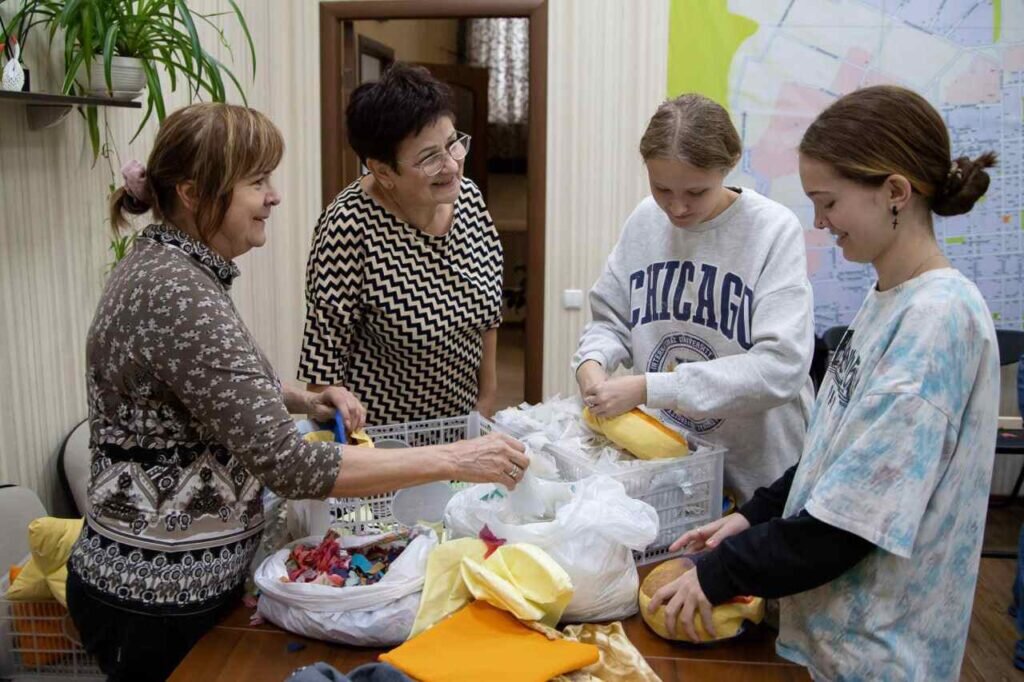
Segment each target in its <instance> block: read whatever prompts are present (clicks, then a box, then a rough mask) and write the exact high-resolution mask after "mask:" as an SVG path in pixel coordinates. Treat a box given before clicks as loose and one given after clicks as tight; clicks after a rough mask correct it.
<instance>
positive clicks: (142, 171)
mask: <svg viewBox="0 0 1024 682" xmlns="http://www.w3.org/2000/svg"><path fill="white" fill-rule="evenodd" d="M121 175H122V177H124V189H125V191H126V192H128V195H129V196H131V198H132V199H135V200H136V201H142V202H145V201H146V194H147V193H146V167H145V166H143V165H142V164H141V163H139V162H138V161H136V160H135V159H132V160H131V161H129V162H128V163H126V164H125V165H123V166H121Z"/></svg>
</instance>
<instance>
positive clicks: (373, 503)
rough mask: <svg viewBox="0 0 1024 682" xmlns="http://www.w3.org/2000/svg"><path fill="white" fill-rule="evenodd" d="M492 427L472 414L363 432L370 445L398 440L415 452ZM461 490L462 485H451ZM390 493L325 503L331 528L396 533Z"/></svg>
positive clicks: (368, 429) (479, 432)
mask: <svg viewBox="0 0 1024 682" xmlns="http://www.w3.org/2000/svg"><path fill="white" fill-rule="evenodd" d="M493 429H494V424H493V423H492V422H490V421H489V420H488V419H486V418H484V417H481V416H480V413H478V412H472V413H470V414H468V415H464V416H461V417H448V418H445V419H430V420H427V421H421V422H408V423H405V424H389V425H386V426H367V427H366V429H365V431H366V434H367V435H368V436H370V438H372V439H373V440H374V441H378V440H381V439H392V440H400V441H403V442H404V443H406V444H408V445H409V447H412V448H415V447H420V446H424V445H443V444H446V443H454V442H456V441H459V440H464V439H466V438H476V437H477V436H483V435H486V434H488V433H490V432H491V431H492V430H493ZM451 485H452V486H453V487H456V488H460V487H464V486H465V485H466V484H464V483H452V484H451ZM394 498H395V493H394V491H392V492H388V493H382V494H380V495H370V496H368V497H333V498H329V499H328V500H327V502H328V505H329V507H330V510H331V525H332V526H333V527H335V528H339V529H343V530H345V531H347V532H349V533H352V534H353V535H375V534H377V533H387V532H390V531H392V530H395V529H397V528H398V527H399V526H400V525H401V524H399V523H398V520H397V519H395V517H394V515H393V514H392V513H391V503H392V501H393V500H394Z"/></svg>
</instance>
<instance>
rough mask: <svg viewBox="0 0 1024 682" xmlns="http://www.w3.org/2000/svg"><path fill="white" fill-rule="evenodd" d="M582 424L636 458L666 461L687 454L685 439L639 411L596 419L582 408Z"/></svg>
mask: <svg viewBox="0 0 1024 682" xmlns="http://www.w3.org/2000/svg"><path fill="white" fill-rule="evenodd" d="M583 421H584V422H585V423H586V425H587V426H589V427H590V428H591V429H593V430H594V431H596V432H598V433H600V434H604V436H605V438H607V439H608V440H610V441H611V442H613V443H615V444H616V445H618V446H619V447H620V448H623V449H625V450H628V451H629V452H630V453H632V454H633V455H634V456H635V457H637V458H639V459H667V458H670V457H685V456H686V455H688V454H690V447H689V445H688V444H687V443H686V439H685V438H684V437H683V436H682V435H680V434H678V433H676V432H675V431H673V430H672V429H670V428H669V427H667V426H665V425H664V424H662V423H661V422H660V421H658V420H657V419H655V418H654V417H652V416H650V415H649V414H646V413H645V412H643V411H642V410H640V409H639V408H634V409H632V410H630V411H629V412H626V413H625V414H620V415H619V416H618V417H611V418H605V417H597V416H595V415H593V414H591V412H590V410H589V409H588V408H586V407H584V408H583Z"/></svg>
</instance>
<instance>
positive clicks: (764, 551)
mask: <svg viewBox="0 0 1024 682" xmlns="http://www.w3.org/2000/svg"><path fill="white" fill-rule="evenodd" d="M994 163H995V155H994V154H992V153H987V154H983V155H981V156H980V157H979V158H978V159H976V160H971V159H969V158H967V157H960V158H958V159H956V160H955V161H951V160H950V144H949V135H948V133H947V131H946V128H945V125H944V124H943V122H942V118H941V117H940V116H939V114H938V112H936V111H935V109H934V108H932V107H931V105H929V104H928V102H927V101H925V100H924V99H923V98H922V97H920V96H919V95H917V94H915V93H913V92H911V91H909V90H905V89H903V88H898V87H893V86H876V87H870V88H865V89H862V90H858V91H856V92H854V93H852V94H849V95H846V96H845V97H842V98H840V99H839V100H837V101H836V102H835V103H833V104H832V105H831V106H830V107H829V108H828V109H826V110H825V111H824V112H822V114H821V115H819V116H818V118H817V119H816V120H815V121H814V122H813V123H812V124H811V126H810V128H809V129H808V130H807V132H806V133H805V135H804V138H803V140H802V142H801V144H800V178H801V181H802V183H803V186H804V191H805V192H806V193H807V195H808V196H809V197H810V198H811V199H812V201H813V202H814V213H815V227H817V228H818V229H827V230H828V231H829V232H830V233H831V234H832V235H833V236H834V237H835V239H836V243H837V245H838V246H839V248H841V249H842V252H843V257H845V258H846V259H847V260H850V261H854V262H858V263H871V264H872V265H873V266H874V268H875V270H876V272H877V274H878V282H877V284H876V286H875V287H874V288H873V289H872V290H871V292H870V293H869V294H868V297H867V299H866V300H865V301H864V304H863V306H862V307H861V310H860V312H859V313H858V314H857V316H856V318H855V319H854V321H853V323H852V325H851V326H850V328H849V330H848V331H847V333H846V335H845V337H844V338H843V340H842V343H841V344H840V346H839V348H838V350H837V351H836V354H835V356H834V357H833V359H832V362H831V365H830V367H829V371H828V376H827V378H826V380H825V383H824V384H823V385H822V387H821V391H820V393H819V395H818V398H817V403H816V405H815V409H814V414H813V417H812V420H811V423H810V426H809V430H808V433H807V439H806V441H805V444H804V450H803V455H802V457H801V460H800V462H799V463H798V464H797V465H796V466H794V467H793V468H792V469H790V470H789V471H787V472H786V474H785V475H784V476H783V477H782V478H780V479H779V480H778V481H776V482H775V483H774V484H772V485H771V486H770V487H768V488H762V489H760V490H758V491H757V493H755V495H754V498H753V499H752V500H751V501H750V502H749V503H747V504H746V505H744V506H743V507H742V508H741V509H740V510H739V513H738V514H733V515H731V516H728V517H725V518H723V519H721V520H720V521H716V522H714V523H712V524H709V525H708V526H704V527H702V528H699V529H696V530H695V531H691V532H689V533H687V534H685V535H683V536H682V537H681V538H679V540H678V541H677V542H676V544H675V545H674V548H676V549H677V548H680V547H688V549H690V550H691V551H696V550H699V549H702V548H704V547H707V548H710V551H708V552H706V553H705V554H704V555H703V556H702V559H701V560H700V561H699V562H698V564H697V570H696V571H690V572H689V573H685V574H683V575H682V576H681V577H680V578H678V579H677V580H676V581H674V582H673V583H671V584H670V585H667V586H666V587H665V588H663V589H662V590H661V591H659V592H658V593H657V594H656V595H655V597H654V599H652V600H651V608H652V609H655V608H657V606H658V605H660V604H661V603H662V602H666V601H667V602H668V608H667V609H666V612H667V617H668V619H669V623H668V625H669V627H670V628H674V627H675V625H676V622H679V623H681V624H682V626H683V627H684V628H686V629H688V630H691V629H692V627H693V618H694V614H695V612H697V611H699V612H700V614H701V617H702V618H704V622H705V624H707V623H708V620H709V618H707V617H705V616H709V615H710V609H711V606H712V605H713V604H718V603H721V602H723V601H726V600H728V599H729V598H731V597H733V596H735V595H739V594H756V595H761V596H765V597H780V598H781V600H780V630H779V639H778V642H777V648H778V652H779V654H780V655H782V656H784V657H786V658H788V659H790V660H792V661H795V662H797V663H800V664H802V665H805V666H807V667H808V669H809V670H810V672H811V675H812V676H813V677H814V678H815V679H819V680H865V681H869V680H921V681H924V680H928V681H934V680H956V679H958V678H959V674H960V664H961V661H962V659H963V653H964V645H965V643H966V640H967V629H968V625H969V623H970V617H971V605H972V602H973V598H974V588H975V582H976V580H977V574H978V560H979V556H980V550H981V540H982V533H983V530H984V526H985V511H986V504H987V500H988V491H989V486H990V483H991V475H992V459H993V449H994V445H995V434H996V428H995V427H996V423H997V415H998V399H999V367H998V364H999V363H998V351H997V347H996V340H995V331H994V329H993V327H992V317H991V313H990V312H989V310H988V308H987V307H986V305H985V302H984V300H983V299H982V297H981V294H980V293H979V291H978V289H977V287H975V286H974V285H973V284H972V283H971V282H970V281H969V280H967V279H966V278H965V277H964V276H963V275H961V274H960V273H959V272H957V271H956V270H954V269H953V268H951V267H950V265H949V262H948V261H947V260H946V258H945V257H944V256H943V255H942V252H941V250H940V249H939V245H938V243H937V242H936V240H935V233H934V229H933V225H932V213H936V214H938V215H944V216H945V215H957V214H961V213H966V212H967V211H969V210H970V209H971V207H972V206H973V205H974V202H975V201H976V200H977V199H978V198H980V197H981V196H982V195H983V194H984V193H985V191H986V190H987V188H988V183H989V178H988V174H987V173H986V172H985V168H987V167H989V166H992V165H993V164H994ZM677 618H678V621H677Z"/></svg>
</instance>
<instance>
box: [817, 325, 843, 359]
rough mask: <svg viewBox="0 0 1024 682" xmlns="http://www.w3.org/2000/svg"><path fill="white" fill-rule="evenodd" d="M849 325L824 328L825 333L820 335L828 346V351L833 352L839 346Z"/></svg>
mask: <svg viewBox="0 0 1024 682" xmlns="http://www.w3.org/2000/svg"><path fill="white" fill-rule="evenodd" d="M848 329H849V327H829V328H828V329H826V330H825V335H824V336H823V337H822V339H824V341H825V345H826V346H828V350H829V352H830V353H835V352H836V349H837V348H839V344H840V343H842V342H843V337H844V336H846V331H847V330H848Z"/></svg>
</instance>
